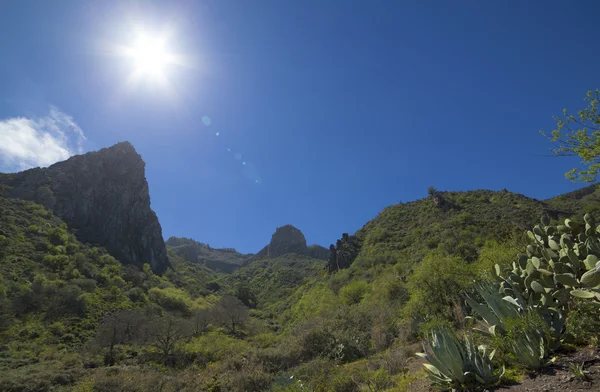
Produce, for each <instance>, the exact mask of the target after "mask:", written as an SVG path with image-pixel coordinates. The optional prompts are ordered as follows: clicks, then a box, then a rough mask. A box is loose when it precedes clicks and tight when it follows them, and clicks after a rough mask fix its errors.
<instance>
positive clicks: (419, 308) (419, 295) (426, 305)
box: [404, 251, 475, 322]
mask: <svg viewBox="0 0 600 392" xmlns="http://www.w3.org/2000/svg"><path fill="white" fill-rule="evenodd" d="M474 277H475V275H474V273H473V271H472V269H471V268H470V267H469V265H468V264H467V263H465V262H464V261H463V260H462V259H460V258H458V257H451V256H446V255H444V254H443V253H441V252H437V251H436V252H431V253H429V254H428V255H427V256H426V257H425V259H423V261H422V262H421V263H420V264H418V265H417V266H415V269H414V272H413V273H412V275H410V276H409V278H408V283H407V287H408V292H409V294H410V299H409V301H408V303H407V304H406V306H405V308H404V312H405V313H406V314H407V315H408V316H409V317H412V318H417V319H421V320H423V321H428V320H432V319H438V318H439V319H447V320H451V321H455V322H460V321H461V320H460V318H462V315H460V314H457V312H456V311H455V308H456V307H457V306H460V296H459V293H460V292H461V291H462V290H464V289H466V288H467V287H469V286H470V285H471V283H472V281H473V278H474Z"/></svg>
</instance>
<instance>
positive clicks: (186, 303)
mask: <svg viewBox="0 0 600 392" xmlns="http://www.w3.org/2000/svg"><path fill="white" fill-rule="evenodd" d="M148 297H149V298H150V300H151V301H152V302H155V303H156V304H158V305H160V306H162V307H163V308H165V309H166V310H167V311H171V312H179V313H181V314H183V315H189V314H190V313H191V308H192V305H193V303H192V299H191V298H190V296H189V294H188V293H187V292H185V291H183V290H181V289H176V288H174V287H166V288H164V289H161V288H158V287H152V288H151V289H150V290H148Z"/></svg>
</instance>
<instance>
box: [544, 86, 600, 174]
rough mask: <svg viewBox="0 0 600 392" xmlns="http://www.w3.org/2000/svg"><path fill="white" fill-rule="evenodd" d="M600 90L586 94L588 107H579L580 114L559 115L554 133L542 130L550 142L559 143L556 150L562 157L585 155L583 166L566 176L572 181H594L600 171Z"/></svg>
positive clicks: (582, 160) (565, 110) (572, 170)
mask: <svg viewBox="0 0 600 392" xmlns="http://www.w3.org/2000/svg"><path fill="white" fill-rule="evenodd" d="M599 100H600V91H599V90H598V89H596V91H591V90H590V91H588V92H587V95H586V97H585V101H587V103H588V106H587V107H585V108H583V109H582V110H579V111H578V112H577V115H573V114H569V113H568V111H567V109H564V110H563V115H562V116H560V117H558V116H555V117H554V120H555V121H556V129H554V130H553V131H552V133H551V134H550V135H547V134H546V133H544V132H543V131H542V134H543V135H544V136H547V137H548V138H549V139H550V141H552V142H555V143H557V144H559V147H557V148H555V149H553V150H552V151H553V152H554V153H555V154H556V155H558V156H577V157H579V158H581V163H582V165H583V166H584V167H583V168H573V169H571V170H569V171H568V172H567V173H566V174H565V176H566V177H567V178H568V179H570V180H572V181H583V182H594V181H595V180H596V176H597V175H598V173H599V172H600V113H599V112H598V102H599Z"/></svg>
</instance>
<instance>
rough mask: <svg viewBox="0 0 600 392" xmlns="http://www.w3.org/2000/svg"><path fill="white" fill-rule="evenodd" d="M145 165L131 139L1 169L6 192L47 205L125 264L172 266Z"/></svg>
mask: <svg viewBox="0 0 600 392" xmlns="http://www.w3.org/2000/svg"><path fill="white" fill-rule="evenodd" d="M145 166H146V164H145V163H144V161H143V160H142V157H141V156H140V155H139V154H138V153H137V152H136V151H135V149H134V148H133V146H132V145H131V144H130V143H126V142H125V143H118V144H116V145H114V146H112V147H109V148H103V149H101V150H99V151H95V152H89V153H87V154H84V155H76V156H73V157H71V158H69V159H67V160H66V161H64V162H58V163H55V164H54V165H52V166H50V167H47V168H35V169H31V170H26V171H24V172H20V173H14V174H2V173H0V190H1V191H2V195H3V196H5V197H10V198H14V199H22V200H29V201H33V202H35V203H39V204H41V205H43V206H44V207H45V208H46V209H48V210H49V211H52V212H53V213H54V214H55V215H56V216H58V217H60V218H61V219H63V220H64V221H65V222H66V223H68V224H69V227H71V228H72V229H75V230H77V232H76V235H77V237H78V239H79V240H81V241H84V242H88V243H92V244H95V245H100V246H103V247H105V248H106V249H107V250H108V251H109V252H110V253H111V255H112V256H114V257H116V258H118V259H119V260H120V261H121V262H122V263H130V264H135V265H137V266H138V267H141V266H142V265H143V264H144V263H148V264H150V266H151V267H152V270H153V271H154V272H157V273H161V272H162V271H164V270H165V269H166V268H167V267H168V266H169V261H168V259H167V250H166V247H165V243H164V240H163V237H162V228H161V226H160V223H159V222H158V218H157V216H156V214H155V213H154V211H153V210H152V208H151V207H150V194H149V191H148V183H147V181H146V177H145Z"/></svg>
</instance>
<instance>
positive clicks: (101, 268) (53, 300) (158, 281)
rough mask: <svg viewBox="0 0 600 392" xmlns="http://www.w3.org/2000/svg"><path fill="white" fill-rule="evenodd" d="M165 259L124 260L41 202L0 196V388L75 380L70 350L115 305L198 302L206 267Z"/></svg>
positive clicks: (166, 306)
mask: <svg viewBox="0 0 600 392" xmlns="http://www.w3.org/2000/svg"><path fill="white" fill-rule="evenodd" d="M171 262H172V263H173V265H174V270H169V271H168V272H167V273H166V274H165V275H166V276H163V277H160V276H157V275H155V274H154V273H153V272H152V270H151V269H150V267H149V265H148V264H146V265H145V267H144V268H143V269H139V268H138V267H136V266H133V265H124V264H122V263H120V262H119V261H118V260H116V259H115V258H114V257H112V256H111V255H110V254H109V253H108V252H107V251H106V250H105V249H104V248H101V247H93V246H90V245H87V244H84V243H81V242H80V241H79V240H78V239H77V238H76V236H75V235H73V234H72V231H71V230H70V228H69V227H68V226H67V224H66V223H65V222H64V221H63V220H61V219H60V218H58V217H57V216H55V215H54V214H53V213H52V212H50V211H48V210H47V209H45V208H44V207H43V206H41V205H39V204H35V203H33V202H29V201H24V200H17V199H12V198H5V197H1V196H0V390H3V391H4V390H6V391H12V390H15V391H22V390H23V391H24V390H36V391H38V390H39V391H45V390H55V389H56V388H58V387H59V386H60V385H70V384H73V383H75V382H76V381H77V379H79V378H80V377H82V375H83V373H84V367H83V364H82V362H81V361H82V360H83V358H82V357H79V355H78V354H76V352H77V351H79V350H81V349H84V348H85V347H87V345H88V344H90V343H91V342H94V341H95V338H96V334H97V328H98V325H99V323H100V322H101V321H102V320H103V319H104V318H105V317H106V316H107V315H108V314H111V313H113V312H115V311H119V310H124V309H131V310H134V309H142V308H148V309H149V308H153V309H154V310H153V312H154V313H155V314H156V313H157V312H158V313H159V314H160V313H162V312H165V311H168V312H173V313H175V314H190V313H191V312H192V311H193V309H194V307H202V306H206V302H205V301H206V300H205V299H204V298H203V297H198V295H203V296H204V295H207V294H210V291H209V290H208V289H207V288H206V286H205V285H204V282H208V281H211V280H213V279H214V277H215V276H214V273H213V272H212V271H210V270H204V269H198V268H196V267H195V266H193V265H190V264H189V263H187V262H185V261H184V260H181V259H179V258H178V257H177V256H175V255H173V256H172V261H171ZM167 276H168V278H167ZM178 286H180V287H184V288H185V287H186V286H189V287H193V290H192V291H189V292H188V291H186V290H185V289H181V288H178ZM194 293H197V294H196V295H194ZM65 388H66V387H65Z"/></svg>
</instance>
